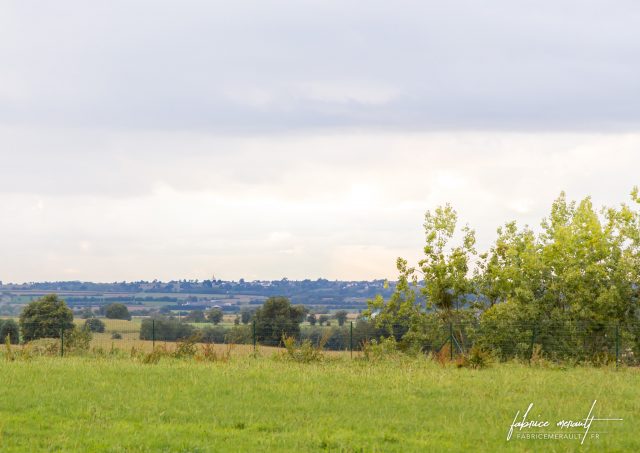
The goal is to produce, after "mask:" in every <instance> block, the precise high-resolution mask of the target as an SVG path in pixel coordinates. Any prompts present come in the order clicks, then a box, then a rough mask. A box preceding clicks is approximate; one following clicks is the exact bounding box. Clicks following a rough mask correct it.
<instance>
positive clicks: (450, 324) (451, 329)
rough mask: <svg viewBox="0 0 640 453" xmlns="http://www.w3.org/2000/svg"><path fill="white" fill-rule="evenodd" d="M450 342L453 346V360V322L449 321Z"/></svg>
mask: <svg viewBox="0 0 640 453" xmlns="http://www.w3.org/2000/svg"><path fill="white" fill-rule="evenodd" d="M449 344H450V346H451V353H450V355H451V361H453V323H452V322H449Z"/></svg>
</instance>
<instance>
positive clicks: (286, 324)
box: [254, 297, 306, 346]
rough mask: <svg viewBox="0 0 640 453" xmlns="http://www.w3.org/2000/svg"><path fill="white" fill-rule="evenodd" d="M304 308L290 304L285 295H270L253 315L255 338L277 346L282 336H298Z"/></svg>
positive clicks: (263, 342)
mask: <svg viewBox="0 0 640 453" xmlns="http://www.w3.org/2000/svg"><path fill="white" fill-rule="evenodd" d="M305 315H306V310H305V308H304V307H302V306H295V305H291V302H290V301H289V299H287V298H286V297H270V298H269V299H267V301H266V302H265V303H264V305H263V306H262V307H261V308H258V309H257V310H256V312H255V315H254V322H255V329H256V339H257V341H258V342H259V343H260V344H264V345H267V346H277V345H279V344H280V343H281V340H282V337H283V336H287V337H296V338H297V337H299V335H300V323H301V322H302V321H303V320H304V318H305Z"/></svg>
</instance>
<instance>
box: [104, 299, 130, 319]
mask: <svg viewBox="0 0 640 453" xmlns="http://www.w3.org/2000/svg"><path fill="white" fill-rule="evenodd" d="M104 315H105V317H106V318H108V319H124V320H127V321H131V314H130V313H129V309H128V308H127V306H126V305H124V304H119V303H113V304H109V305H107V306H106V307H105V309H104Z"/></svg>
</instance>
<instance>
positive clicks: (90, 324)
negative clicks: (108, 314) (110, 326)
mask: <svg viewBox="0 0 640 453" xmlns="http://www.w3.org/2000/svg"><path fill="white" fill-rule="evenodd" d="M83 328H84V329H86V330H88V331H89V332H96V333H104V331H105V328H106V326H105V325H104V322H103V321H101V320H100V319H98V318H89V319H87V320H86V321H85V322H84V325H83Z"/></svg>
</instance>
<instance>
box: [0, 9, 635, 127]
mask: <svg viewBox="0 0 640 453" xmlns="http://www.w3.org/2000/svg"><path fill="white" fill-rule="evenodd" d="M0 8H2V10H1V11H0V12H1V14H0V17H1V19H0V25H1V26H0V58H2V61H3V65H2V68H0V82H2V85H1V88H0V122H1V123H5V124H10V125H17V124H22V125H25V124H26V125H32V126H34V127H35V126H49V127H65V128H68V127H71V128H73V127H80V128H108V129H119V130H131V129H134V130H140V129H148V130H168V129H170V130H187V131H200V132H215V133H218V134H220V133H224V134H232V135H237V134H247V133H253V134H262V133H270V132H277V133H290V132H294V131H304V130H309V129H325V128H336V127H351V128H353V127H358V128H361V127H365V128H376V129H380V128H385V129H389V130H398V129H402V130H441V129H456V130H465V129H493V130H536V131H540V130H556V131H558V130H560V131H563V130H565V131H566V130H574V131H575V130H600V131H608V130H617V131H631V130H637V127H638V125H639V120H640V116H639V115H640V114H639V113H638V109H637V108H636V106H637V104H638V101H639V100H640V89H639V88H638V84H637V81H636V74H637V73H638V70H639V69H640V68H639V65H640V62H639V60H638V58H637V55H638V52H639V51H640V39H639V38H640V36H639V33H640V32H639V31H638V28H637V26H636V25H637V22H638V19H640V5H638V3H637V2H633V1H622V2H617V3H616V5H615V7H612V6H611V4H610V2H605V1H604V0H594V1H589V2H584V1H577V0H576V1H568V2H563V3H562V4H558V3H557V2H551V1H542V2H540V1H538V2H510V1H507V0H497V1H493V2H491V3H488V4H487V3H482V4H481V3H478V2H473V1H470V0H469V1H463V0H461V1H455V2H447V3H443V2H435V1H414V0H402V1H399V2H394V3H393V4H391V3H389V2H383V1H375V0H374V1H371V2H367V3H366V5H365V4H363V3H362V2H352V1H333V0H328V1H322V2H319V1H311V0H308V1H283V0H265V1H261V2H255V1H246V0H239V1H236V2H205V1H201V0H188V1H185V2H181V3H180V5H176V4H175V2H170V1H162V0H160V1H153V2H151V1H146V0H137V1H124V0H114V1H110V2H108V3H103V4H101V5H95V4H89V3H87V2H82V1H79V0H64V1H61V2H55V3H52V4H49V5H43V4H42V3H41V2H34V1H29V0H25V1H21V2H8V3H4V4H3V5H2V6H1V7H0Z"/></svg>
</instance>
